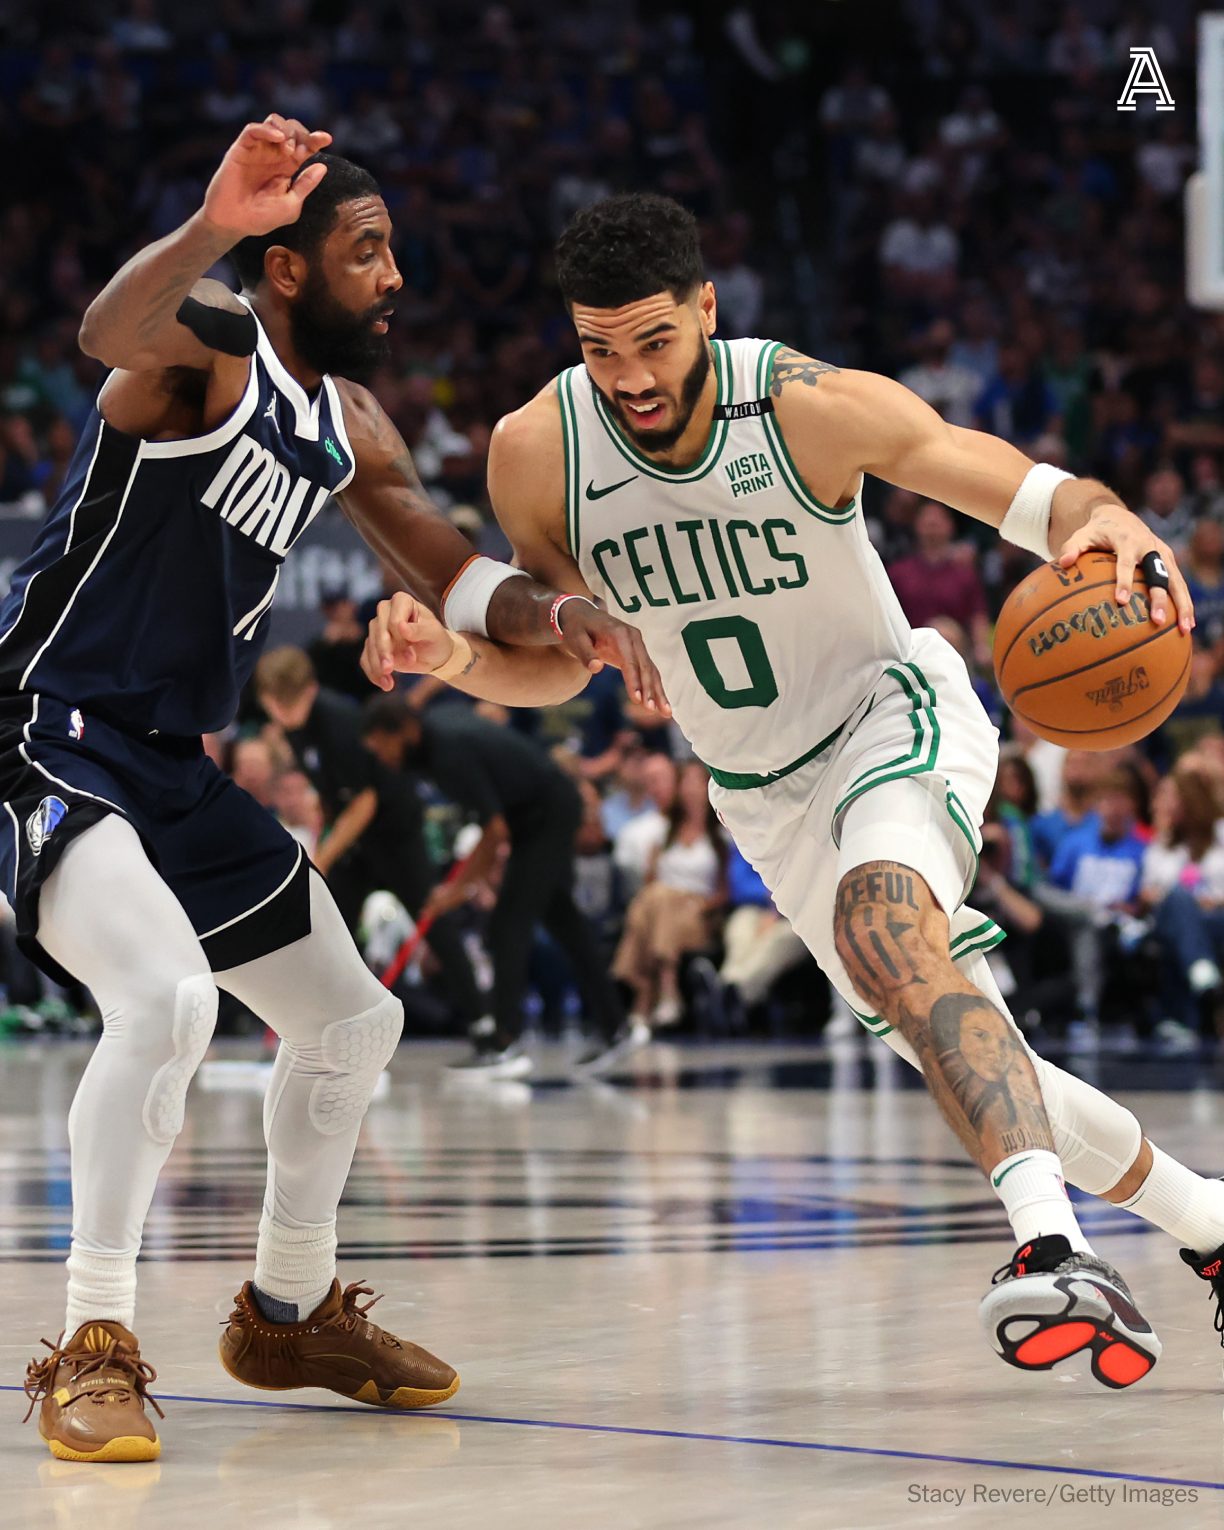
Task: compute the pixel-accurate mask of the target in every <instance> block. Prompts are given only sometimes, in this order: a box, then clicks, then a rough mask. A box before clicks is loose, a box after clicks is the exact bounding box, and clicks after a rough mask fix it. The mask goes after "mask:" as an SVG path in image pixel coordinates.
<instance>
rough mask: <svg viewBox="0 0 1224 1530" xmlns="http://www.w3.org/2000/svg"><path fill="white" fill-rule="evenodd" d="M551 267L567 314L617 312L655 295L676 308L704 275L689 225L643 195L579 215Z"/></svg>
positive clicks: (668, 201) (669, 203)
mask: <svg viewBox="0 0 1224 1530" xmlns="http://www.w3.org/2000/svg"><path fill="white" fill-rule="evenodd" d="M556 259H557V280H558V282H559V283H560V284H561V295H562V297H563V298H564V299H565V304H566V307H572V306H573V304H575V303H586V304H588V305H589V306H590V307H591V308H620V307H621V306H622V305H623V304H625V303H636V302H638V301H640V299H642V298H647V297H652V296H653V295H654V294H655V293H656V292H670V293H671V294H672V296H673V297H674V298H676V299H677V300H679V299H680V298H683V297H687V296H688V294H689V293H690V292H692V290H693V288H694V287H696V286H699V285H700V283H701V282H702V280H703V278H704V275H705V272H704V267H703V266H702V262H701V240H700V238H699V236H698V232H697V220H696V218H694V217H693V215H692V213H691V212H689V211H688V209H687V208H684V207H681V205H680V203H679V202H675V201H673V200H672V198H671V197H660V196H655V195H654V194H653V193H652V192H648V191H634V192H629V193H627V194H626V195H624V196H617V197H608V198H607V199H606V200H605V201H603V202H596V203H595V204H594V205H593V206H591V207H586V208H584V209H583V210H582V211H581V212H580V213H578V214H577V215H576V216H575V217H574V219H573V221H572V222H571V223H570V225H569V227H568V228H567V229H566V230H565V232H564V233H563V234H562V235H561V237H560V239H559V240H558V241H557V251H556Z"/></svg>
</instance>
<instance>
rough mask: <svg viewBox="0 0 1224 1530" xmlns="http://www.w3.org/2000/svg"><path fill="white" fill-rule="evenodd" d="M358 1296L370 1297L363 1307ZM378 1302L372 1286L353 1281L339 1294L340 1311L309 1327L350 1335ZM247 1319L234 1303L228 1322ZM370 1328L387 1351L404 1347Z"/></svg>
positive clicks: (240, 1305) (243, 1306)
mask: <svg viewBox="0 0 1224 1530" xmlns="http://www.w3.org/2000/svg"><path fill="white" fill-rule="evenodd" d="M359 1296H368V1297H370V1300H369V1301H368V1302H366V1304H365V1306H364V1307H363V1306H362V1305H361V1304H360V1303H359V1302H358V1300H357V1298H358V1297H359ZM380 1301H382V1296H381V1294H380V1295H378V1296H375V1295H374V1288H373V1286H367V1285H363V1284H362V1282H361V1281H359V1280H355V1281H353V1283H352V1285H348V1286H345V1288H344V1290H343V1291H342V1292H341V1293H340V1310H339V1311H338V1312H333V1313H332V1315H331V1316H330V1317H325V1318H323V1319H322V1321H321V1322H318V1323H314V1324H312V1325H311V1326H312V1327H314V1328H340V1329H343V1330H344V1332H345V1333H351V1332H352V1331H353V1330H354V1329H355V1328H356V1327H357V1324H358V1323H359V1322H361V1321H362V1320H363V1319H365V1317H366V1314H367V1313H368V1312H369V1310H370V1308H371V1307H373V1306H374V1304H375V1302H380ZM247 1317H248V1312H247V1307H246V1304H245V1303H244V1302H242V1301H238V1302H235V1304H234V1310H233V1311H232V1312H231V1313H230V1315H229V1320H230V1322H231V1323H237V1324H239V1325H243V1324H245V1323H246V1321H247ZM287 1326H288V1325H287ZM370 1327H371V1328H373V1329H374V1331H375V1332H376V1333H377V1334H378V1335H379V1342H380V1343H382V1344H385V1345H387V1347H388V1348H389V1349H403V1347H404V1346H403V1345H402V1344H401V1343H400V1341H399V1340H398V1339H397V1338H396V1337H395V1335H394V1334H393V1333H388V1332H387V1330H386V1329H385V1328H379V1326H378V1324H377V1323H371V1324H370Z"/></svg>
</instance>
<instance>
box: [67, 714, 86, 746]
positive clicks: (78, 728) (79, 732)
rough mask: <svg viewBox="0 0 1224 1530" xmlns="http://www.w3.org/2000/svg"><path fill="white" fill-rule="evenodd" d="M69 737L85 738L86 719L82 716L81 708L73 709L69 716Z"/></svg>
mask: <svg viewBox="0 0 1224 1530" xmlns="http://www.w3.org/2000/svg"><path fill="white" fill-rule="evenodd" d="M68 737H69V738H76V739H80V738H84V737H85V719H84V718H83V717H82V716H81V709H80V707H73V709H72V712H71V713H70V715H69V718H68Z"/></svg>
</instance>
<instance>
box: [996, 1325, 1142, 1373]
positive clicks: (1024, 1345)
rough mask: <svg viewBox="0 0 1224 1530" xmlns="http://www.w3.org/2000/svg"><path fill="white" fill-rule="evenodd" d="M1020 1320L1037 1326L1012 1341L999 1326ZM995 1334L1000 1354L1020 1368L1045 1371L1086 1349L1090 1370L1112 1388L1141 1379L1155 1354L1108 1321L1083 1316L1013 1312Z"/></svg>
mask: <svg viewBox="0 0 1224 1530" xmlns="http://www.w3.org/2000/svg"><path fill="white" fill-rule="evenodd" d="M1020 1323H1037V1324H1038V1325H1039V1326H1038V1327H1037V1329H1036V1330H1035V1331H1034V1332H1032V1333H1030V1334H1027V1335H1026V1336H1025V1337H1024V1338H1023V1339H1021V1340H1020V1341H1019V1343H1013V1342H1012V1341H1010V1340H1009V1339H1008V1338H1007V1337H1006V1336H1005V1334H1004V1332H1003V1330H1004V1328H1005V1327H1010V1326H1011V1325H1012V1324H1020ZM995 1337H996V1339H997V1341H998V1343H999V1345H1000V1346H1001V1358H1002V1359H1004V1360H1006V1361H1007V1363H1008V1364H1009V1365H1014V1366H1015V1367H1016V1368H1017V1369H1018V1370H1022V1371H1048V1370H1050V1369H1051V1368H1052V1367H1053V1366H1055V1365H1057V1364H1058V1363H1059V1361H1061V1360H1067V1359H1069V1358H1070V1357H1071V1356H1072V1355H1078V1354H1080V1353H1082V1352H1083V1351H1084V1350H1090V1351H1091V1354H1092V1374H1093V1375H1094V1376H1095V1377H1096V1379H1097V1380H1098V1381H1099V1382H1100V1383H1101V1385H1102V1386H1106V1387H1112V1388H1113V1389H1114V1390H1121V1388H1123V1387H1129V1386H1133V1385H1134V1384H1135V1382H1136V1381H1142V1380H1143V1378H1144V1377H1145V1376H1146V1375H1147V1373H1148V1372H1149V1371H1150V1370H1151V1369H1152V1367H1153V1366H1154V1365H1155V1364H1156V1359H1157V1356H1156V1355H1152V1354H1150V1353H1149V1352H1148V1351H1147V1350H1144V1349H1140V1348H1139V1346H1138V1345H1137V1344H1134V1343H1132V1342H1131V1341H1130V1340H1129V1339H1126V1338H1124V1337H1123V1336H1122V1335H1121V1334H1119V1333H1117V1332H1115V1331H1112V1330H1111V1325H1110V1324H1109V1323H1096V1322H1089V1321H1087V1320H1086V1319H1084V1318H1073V1319H1071V1320H1069V1321H1067V1322H1058V1321H1057V1320H1055V1321H1053V1322H1051V1320H1050V1318H1049V1317H1048V1316H1046V1317H1044V1318H1043V1317H1040V1316H1038V1315H1037V1314H1036V1313H1032V1314H1029V1315H1027V1316H1026V1315H1024V1314H1021V1313H1013V1314H1012V1315H1011V1316H1009V1317H1008V1318H1007V1319H1006V1320H1005V1322H1004V1323H1001V1324H1000V1325H999V1327H998V1328H997V1329H996V1333H995Z"/></svg>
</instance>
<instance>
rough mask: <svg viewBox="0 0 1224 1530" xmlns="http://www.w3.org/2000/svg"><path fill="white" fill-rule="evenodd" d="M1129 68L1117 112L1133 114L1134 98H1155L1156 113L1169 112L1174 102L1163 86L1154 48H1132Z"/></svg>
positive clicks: (1163, 80) (1163, 81)
mask: <svg viewBox="0 0 1224 1530" xmlns="http://www.w3.org/2000/svg"><path fill="white" fill-rule="evenodd" d="M1130 56H1131V67H1130V73H1129V74H1128V75H1127V77H1126V84H1125V85H1124V86H1123V87H1122V94H1121V95H1120V96H1119V97H1118V110H1119V111H1120V112H1133V111H1134V110H1135V97H1136V96H1155V97H1156V110H1157V111H1158V112H1171V111H1172V110H1173V108H1174V107H1175V106H1176V104H1177V103H1176V102H1175V101H1174V100H1173V97H1172V96H1171V95H1170V93H1169V87H1168V86H1167V85H1166V84H1165V77H1164V75H1163V73H1162V72H1161V68H1160V61H1159V60H1158V59H1157V57H1156V50H1155V49H1154V48H1132V49H1131V50H1130Z"/></svg>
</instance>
